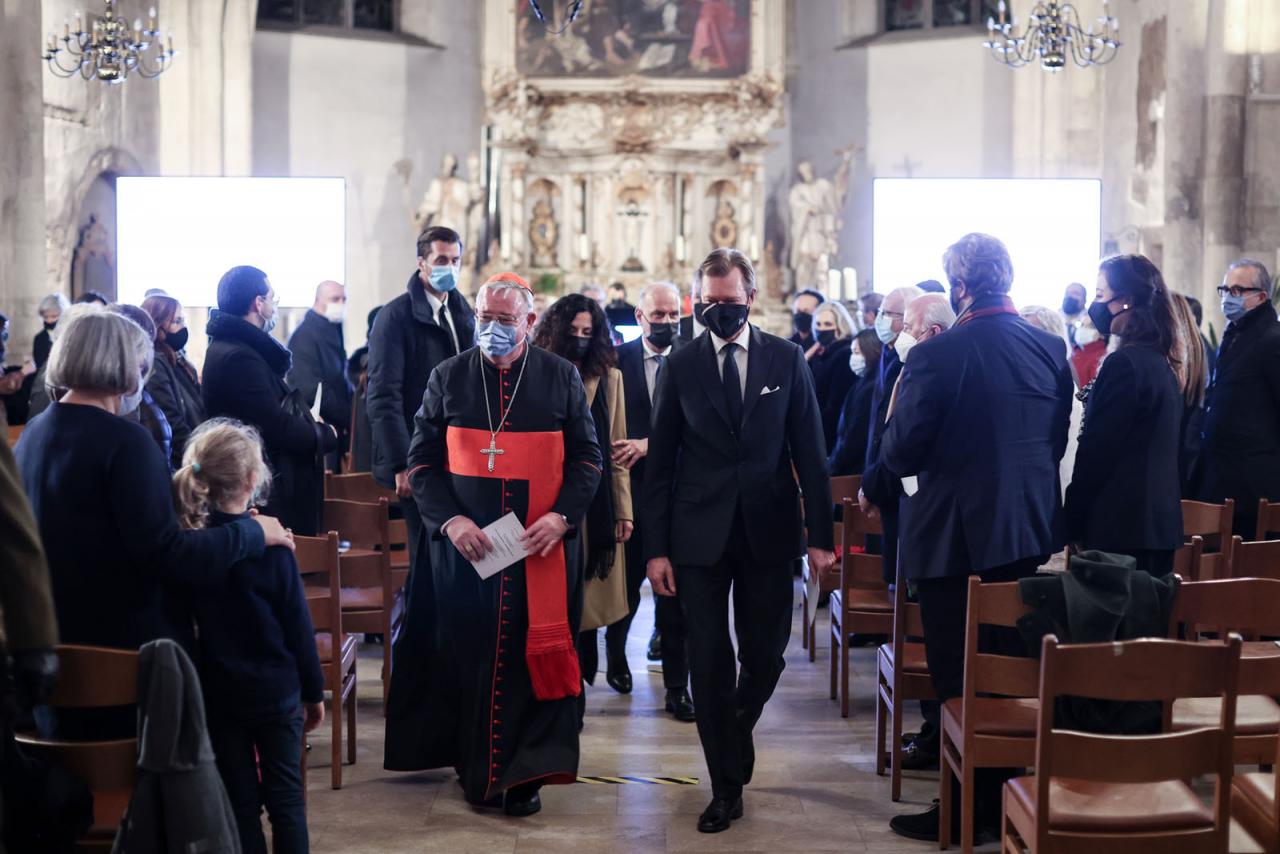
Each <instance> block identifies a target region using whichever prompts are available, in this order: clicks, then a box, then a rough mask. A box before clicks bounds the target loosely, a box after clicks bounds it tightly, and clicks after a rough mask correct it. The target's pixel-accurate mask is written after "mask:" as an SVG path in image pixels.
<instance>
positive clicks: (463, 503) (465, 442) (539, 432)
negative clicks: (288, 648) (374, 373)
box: [384, 274, 603, 815]
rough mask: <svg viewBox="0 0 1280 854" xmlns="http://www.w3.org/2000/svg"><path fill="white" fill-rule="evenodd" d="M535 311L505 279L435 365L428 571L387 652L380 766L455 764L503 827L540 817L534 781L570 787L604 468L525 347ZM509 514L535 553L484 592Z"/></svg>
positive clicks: (423, 476) (424, 422) (575, 397)
mask: <svg viewBox="0 0 1280 854" xmlns="http://www.w3.org/2000/svg"><path fill="white" fill-rule="evenodd" d="M531 307H532V294H531V293H529V292H528V290H527V286H525V285H524V283H523V280H521V279H519V277H517V276H515V275H514V274H499V275H498V276H496V277H494V279H491V280H490V282H489V283H486V285H485V286H484V287H483V288H482V289H481V291H480V294H479V296H478V297H477V305H476V315H477V323H476V337H477V340H478V342H479V346H477V347H473V348H472V349H470V350H467V351H465V352H463V353H461V354H459V355H458V356H456V357H454V358H452V359H449V360H448V361H446V362H443V363H441V364H440V365H439V366H437V367H436V369H435V370H434V371H433V372H432V374H431V378H430V380H429V382H428V384H427V390H426V393H425V395H424V396H423V401H422V408H421V409H419V410H418V413H417V415H416V417H415V425H416V426H415V430H414V435H413V442H412V444H411V446H410V449H409V457H408V468H409V474H410V477H409V482H410V484H411V485H412V488H413V496H414V499H415V501H416V503H417V506H418V509H419V510H420V511H421V513H422V518H423V521H424V523H425V524H424V528H425V531H424V537H425V538H426V540H427V542H426V544H425V545H426V546H427V547H428V548H429V549H430V559H429V560H421V559H420V560H419V561H418V563H417V564H416V565H415V566H414V568H413V574H412V577H411V581H410V583H409V590H408V594H407V595H408V597H409V601H408V610H407V613H406V615H405V620H404V624H403V626H402V628H401V630H400V633H399V635H398V637H397V638H396V641H395V648H394V665H395V666H394V668H393V677H392V680H391V695H390V700H389V704H388V712H387V737H386V754H385V760H384V765H385V767H386V768H387V769H388V770H391V771H418V770H423V769H427V768H441V767H449V766H452V767H453V768H455V769H456V770H457V772H458V776H459V778H460V782H461V784H462V788H463V791H464V793H465V796H466V799H467V800H468V801H469V802H471V803H473V804H480V805H488V806H497V805H498V803H499V799H500V798H501V797H502V795H503V793H504V792H505V793H506V804H505V806H506V810H507V812H508V813H509V814H512V815H528V814H530V813H532V812H536V811H537V809H538V808H539V807H540V803H541V802H540V799H539V797H538V794H537V791H538V788H539V787H540V786H541V785H543V784H544V783H552V784H555V783H572V782H574V781H575V780H576V778H577V771H578V720H577V712H576V706H575V698H576V697H577V696H578V694H579V693H580V691H581V677H580V674H579V671H578V664H577V656H576V653H575V651H574V645H573V639H574V638H575V637H576V636H577V632H578V623H579V620H580V617H581V613H582V566H581V559H580V553H581V547H580V544H579V542H578V541H577V539H576V528H577V526H578V523H579V522H580V521H581V519H582V518H583V517H584V515H585V514H586V511H587V507H588V505H589V504H590V502H591V498H592V496H593V495H594V494H595V491H596V485H597V483H598V481H599V478H600V473H601V466H602V464H603V460H602V457H601V452H600V446H599V444H598V443H597V441H596V436H595V428H594V426H593V423H592V420H591V412H590V410H589V409H588V407H587V402H586V396H585V394H584V392H583V387H582V381H581V379H580V378H579V377H578V373H577V371H576V369H575V368H574V367H573V365H571V364H570V363H569V362H567V361H565V360H563V359H561V358H559V357H558V356H555V355H552V354H551V353H548V352H546V351H545V350H540V349H538V348H536V347H533V346H532V345H531V344H529V342H528V340H527V339H528V334H529V327H530V326H531V325H532V323H533V316H532V311H531ZM486 400H487V406H486ZM509 512H514V513H515V514H516V516H517V517H519V519H520V522H521V523H522V524H523V525H524V526H525V527H526V529H527V531H528V533H527V536H528V537H529V538H530V541H531V544H532V545H534V546H536V547H537V548H536V550H535V551H534V552H533V553H531V554H530V556H529V557H528V558H526V559H525V560H522V561H520V562H518V563H515V564H513V565H512V566H510V567H508V568H507V569H505V570H503V571H502V572H500V573H498V574H496V575H493V576H491V577H489V578H488V579H485V580H482V579H481V578H480V576H479V575H478V574H477V572H476V570H475V568H474V566H473V565H472V563H471V561H472V560H473V559H475V558H478V557H479V554H478V550H481V549H484V548H485V547H486V545H487V539H486V538H485V537H484V535H483V534H482V533H480V531H479V530H478V529H479V528H483V527H484V526H486V525H488V524H490V523H491V522H494V521H496V520H498V519H499V518H501V517H502V516H505V515H506V514H507V513H509ZM543 551H545V552H546V554H545V555H544V554H542V552H543ZM418 554H419V555H424V550H423V548H422V547H421V544H420V547H419V550H418Z"/></svg>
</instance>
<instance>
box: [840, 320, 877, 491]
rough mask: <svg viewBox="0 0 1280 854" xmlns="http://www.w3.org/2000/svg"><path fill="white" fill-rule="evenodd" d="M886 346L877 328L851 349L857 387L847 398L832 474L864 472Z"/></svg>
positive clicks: (860, 336)
mask: <svg viewBox="0 0 1280 854" xmlns="http://www.w3.org/2000/svg"><path fill="white" fill-rule="evenodd" d="M883 349H884V345H883V344H881V343H880V337H879V336H878V335H876V331H875V330H874V329H864V330H862V331H861V332H859V333H858V334H857V335H855V336H853V344H852V346H851V348H850V351H849V369H850V370H851V371H853V375H854V376H855V377H856V381H855V383H854V386H853V388H851V389H849V392H848V394H846V395H845V398H844V409H843V411H842V412H841V413H840V421H839V424H838V425H837V428H836V446H835V448H833V449H832V451H831V456H830V458H829V459H828V460H827V464H828V466H829V467H830V469H831V475H832V477H840V476H842V475H851V474H862V470H863V468H865V467H866V461H867V439H868V437H869V436H870V435H871V395H872V394H873V393H874V392H875V390H876V375H877V374H879V372H880V353H881V351H882V350H883Z"/></svg>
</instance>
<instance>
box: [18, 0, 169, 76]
mask: <svg viewBox="0 0 1280 854" xmlns="http://www.w3.org/2000/svg"><path fill="white" fill-rule="evenodd" d="M103 3H104V4H105V6H106V8H105V10H104V11H103V14H102V16H101V17H93V18H92V24H91V26H90V27H89V31H88V32H86V31H85V30H84V25H83V21H82V19H81V16H80V14H79V13H76V23H75V29H74V30H72V29H71V22H70V21H68V22H67V23H65V24H64V25H63V29H62V37H61V38H59V37H58V36H57V34H55V33H50V34H49V43H48V44H47V45H45V52H44V60H45V62H47V63H48V64H49V70H50V71H52V72H53V73H54V74H56V75H57V76H58V77H72V76H74V75H76V74H79V75H80V76H81V77H83V78H84V79H85V80H93V79H97V80H100V81H102V82H103V83H112V84H116V83H123V82H124V81H125V80H127V79H129V75H130V74H131V73H136V74H138V75H140V76H142V77H147V78H151V77H159V76H160V75H161V74H163V73H164V71H165V69H167V68H169V67H170V66H171V65H172V61H173V57H174V54H175V51H174V49H173V35H172V34H170V35H169V46H168V47H167V48H166V47H165V45H164V43H163V42H162V41H161V40H160V31H159V30H157V29H156V10H155V7H152V8H151V10H150V11H149V12H148V15H147V17H148V22H147V26H146V27H145V28H144V27H143V26H142V19H141V18H136V19H135V20H134V22H133V26H132V27H130V26H129V23H128V21H127V20H126V19H125V18H124V17H122V16H121V15H120V14H119V13H118V12H117V11H116V0H103ZM59 42H61V45H59ZM64 57H65V58H64Z"/></svg>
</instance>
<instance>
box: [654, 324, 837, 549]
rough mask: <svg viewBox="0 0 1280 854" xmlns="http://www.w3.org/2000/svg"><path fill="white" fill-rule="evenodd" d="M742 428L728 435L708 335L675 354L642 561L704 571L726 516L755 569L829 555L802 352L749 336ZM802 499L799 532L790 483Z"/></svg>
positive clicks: (661, 404)
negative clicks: (817, 551)
mask: <svg viewBox="0 0 1280 854" xmlns="http://www.w3.org/2000/svg"><path fill="white" fill-rule="evenodd" d="M745 334H748V335H750V336H751V346H750V348H749V349H748V351H747V352H748V355H747V378H746V379H747V382H746V386H747V388H746V394H745V395H744V397H743V414H742V425H741V427H740V428H739V429H738V430H736V431H735V430H733V429H732V427H731V426H730V423H729V416H728V404H727V401H726V400H725V396H724V385H723V383H722V381H721V377H720V369H719V364H718V361H717V358H716V352H715V345H714V344H713V342H712V339H711V335H709V334H708V335H700V336H698V338H697V339H695V340H694V342H693V343H692V344H691V345H689V346H687V347H684V348H682V349H681V350H680V351H679V352H677V353H674V354H673V355H672V356H671V358H670V360H668V362H667V367H666V369H665V370H664V371H663V372H662V376H661V377H660V378H659V380H658V388H657V390H656V392H655V394H654V411H653V422H652V425H651V427H650V433H649V456H648V460H647V469H648V470H647V472H646V474H645V484H644V507H645V516H644V522H645V524H644V527H645V543H644V544H645V557H646V559H652V558H655V557H664V556H665V557H668V558H670V559H671V560H672V562H673V563H675V564H677V565H689V566H709V565H711V564H714V563H715V562H716V561H718V560H719V559H720V558H721V556H722V555H723V554H724V551H725V547H726V545H727V543H728V540H729V535H730V532H731V530H732V528H733V522H734V516H735V514H736V513H738V512H739V511H740V512H741V513H742V516H743V521H744V523H745V526H746V531H747V539H748V541H749V544H750V546H751V549H752V551H753V552H754V553H755V557H756V559H757V560H758V561H759V562H761V563H766V564H778V565H780V566H781V565H786V564H788V563H789V562H790V561H792V560H794V559H795V558H797V557H799V556H800V555H801V554H802V553H803V551H804V526H807V528H808V532H809V540H808V542H809V545H811V546H814V547H816V548H824V549H830V548H832V508H831V484H830V479H829V477H828V474H827V460H826V456H825V455H824V453H823V443H822V419H821V417H820V416H819V413H818V401H817V398H816V396H815V395H814V392H813V377H812V376H811V374H810V372H809V366H808V365H807V364H805V360H804V354H803V353H802V352H801V350H800V348H799V347H796V346H795V345H794V344H791V343H790V342H788V341H785V340H783V339H781V338H777V337H775V336H773V335H768V334H766V333H764V332H761V331H760V330H758V329H755V328H750V329H748V330H747V332H746V333H745ZM797 474H798V475H799V481H800V487H801V489H802V491H803V499H804V526H802V523H801V515H800V497H801V495H800V494H799V493H798V492H797V489H796V475H797Z"/></svg>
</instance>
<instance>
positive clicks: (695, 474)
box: [644, 249, 835, 833]
mask: <svg viewBox="0 0 1280 854" xmlns="http://www.w3.org/2000/svg"><path fill="white" fill-rule="evenodd" d="M697 281H698V293H699V294H700V295H701V297H702V298H703V299H704V300H706V305H707V307H706V310H705V311H704V313H703V319H704V321H705V323H706V325H707V330H708V332H709V333H710V334H707V335H701V336H699V337H698V338H697V339H696V340H695V341H694V342H693V344H692V345H690V346H687V347H684V348H682V349H681V350H680V351H679V352H677V353H675V354H674V355H672V357H671V359H670V362H669V363H668V365H667V368H666V370H665V371H664V372H663V374H662V376H661V377H660V378H659V381H658V388H657V392H656V395H655V400H654V411H653V424H652V426H651V430H650V434H649V454H648V457H647V459H646V467H647V471H646V472H645V485H644V489H645V518H644V525H645V554H646V556H647V557H648V558H649V561H648V575H649V583H650V584H651V585H653V589H654V592H655V593H657V594H658V595H661V596H677V595H678V597H679V601H680V606H681V608H682V609H683V610H684V615H685V625H686V627H687V629H688V635H689V664H690V670H691V672H692V676H693V698H694V702H695V703H696V704H697V707H698V737H699V739H700V740H701V742H702V751H703V754H704V755H705V756H706V760H707V768H708V771H709V772H710V775H711V788H712V794H713V796H714V798H713V800H712V801H711V804H710V806H708V807H707V809H706V810H705V811H704V812H703V813H702V816H701V817H700V818H699V819H698V830H699V831H701V832H703V833H717V832H719V831H722V830H726V829H728V827H729V823H730V821H731V820H732V819H735V818H739V817H741V815H742V788H743V786H745V785H746V784H747V783H749V782H750V781H751V772H752V769H753V766H754V764H755V749H754V745H753V742H752V738H751V731H752V729H753V728H754V727H755V724H756V721H758V720H759V719H760V714H761V713H762V712H763V711H764V704H765V702H767V701H768V699H769V697H770V696H771V695H772V694H773V690H774V688H775V687H776V686H777V684H778V677H779V676H781V674H782V668H783V665H784V662H783V657H782V656H783V652H784V651H785V650H786V647H787V640H788V638H789V637H790V636H791V610H792V592H793V589H792V574H791V564H792V561H794V560H795V559H796V558H798V557H800V556H801V555H802V554H804V553H805V543H804V531H805V530H806V529H807V530H808V532H809V542H808V557H809V563H810V566H811V567H812V568H813V570H814V571H815V572H818V573H822V572H826V571H828V570H829V569H830V568H831V566H832V565H833V564H834V563H835V555H834V554H833V553H832V548H833V543H832V537H831V532H832V507H831V486H830V481H829V478H828V474H827V461H826V456H825V454H824V445H823V440H822V420H821V418H820V416H819V413H818V402H817V398H816V396H815V394H814V390H813V379H812V377H811V375H810V373H809V367H808V365H807V364H806V363H805V360H804V354H803V353H802V352H801V350H800V348H799V347H797V346H795V345H794V344H792V343H790V342H788V341H785V340H783V339H781V338H777V337H775V336H773V335H767V334H765V333H763V332H761V331H760V330H758V329H755V328H753V327H751V326H750V325H749V324H748V323H747V315H748V313H749V312H750V310H751V304H752V303H753V302H754V301H755V292H756V282H755V270H754V269H753V268H752V266H751V262H750V261H749V260H748V259H747V257H746V256H745V255H743V254H742V253H741V252H739V251H737V250H735V249H717V250H715V251H714V252H712V253H711V254H710V255H708V256H707V259H706V260H705V261H703V262H702V265H701V266H700V267H699V268H698V273H697ZM796 475H798V476H799V481H800V487H801V491H802V492H803V497H804V515H803V519H802V516H801V513H800V495H799V493H798V492H797V489H796ZM730 588H732V591H733V602H734V614H735V620H734V622H735V627H736V630H737V640H738V660H739V662H741V669H740V671H737V672H735V667H734V658H733V643H732V642H731V641H730V638H729V593H730Z"/></svg>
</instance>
